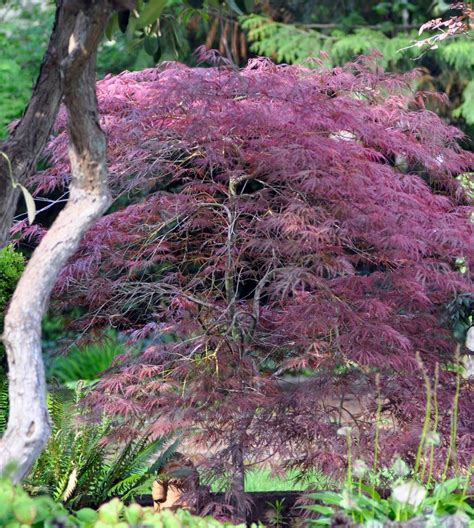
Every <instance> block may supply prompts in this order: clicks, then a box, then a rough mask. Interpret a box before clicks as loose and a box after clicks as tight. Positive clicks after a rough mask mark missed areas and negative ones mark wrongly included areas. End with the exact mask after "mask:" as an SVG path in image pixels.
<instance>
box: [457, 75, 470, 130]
mask: <svg viewBox="0 0 474 528" xmlns="http://www.w3.org/2000/svg"><path fill="white" fill-rule="evenodd" d="M462 99H463V102H462V104H461V105H460V106H458V107H457V108H456V109H455V110H454V111H453V115H454V116H455V117H463V118H464V119H465V120H466V123H468V124H469V125H474V80H472V81H470V82H469V83H468V84H467V86H466V88H465V89H464V92H463V94H462Z"/></svg>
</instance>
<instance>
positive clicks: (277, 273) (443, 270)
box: [27, 57, 474, 473]
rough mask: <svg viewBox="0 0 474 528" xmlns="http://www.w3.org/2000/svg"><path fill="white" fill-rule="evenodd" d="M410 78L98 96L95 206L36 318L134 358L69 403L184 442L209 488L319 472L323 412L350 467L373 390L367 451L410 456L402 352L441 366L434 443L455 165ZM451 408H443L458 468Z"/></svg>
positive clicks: (444, 399)
mask: <svg viewBox="0 0 474 528" xmlns="http://www.w3.org/2000/svg"><path fill="white" fill-rule="evenodd" d="M208 58H209V57H208ZM414 75H416V74H412V75H409V76H394V75H388V74H385V73H384V72H383V71H381V70H380V69H379V68H378V67H377V66H375V65H374V63H373V62H372V61H370V60H366V59H361V60H359V61H358V62H356V63H353V64H349V65H348V66H346V67H343V68H335V69H320V70H311V69H306V68H304V67H300V66H277V65H275V64H273V63H272V62H270V61H269V60H264V59H259V60H254V61H251V62H250V63H249V65H248V66H247V67H246V68H244V69H243V70H240V71H238V70H236V69H233V68H232V67H226V66H225V65H224V67H221V68H217V67H216V68H211V69H203V68H196V69H190V68H188V67H185V66H183V65H179V64H167V65H164V66H163V67H162V68H159V69H149V70H145V71H142V72H137V73H124V74H121V75H118V76H116V77H108V78H106V79H104V80H103V81H101V82H99V83H98V97H99V103H100V108H101V114H102V125H103V127H104V128H105V130H106V131H107V135H108V141H109V171H110V184H111V187H112V190H113V193H114V195H115V205H114V206H113V208H112V209H111V211H110V212H109V214H107V215H106V216H105V217H103V218H102V219H101V220H99V221H98V222H97V223H96V225H95V226H94V227H93V228H92V229H91V231H90V232H89V233H88V234H87V235H86V237H85V238H84V240H83V242H82V245H81V247H80V249H79V251H78V252H77V253H76V255H75V257H74V258H73V259H72V260H71V261H70V263H69V264H68V266H67V267H66V269H65V270H64V271H63V272H62V274H61V277H60V280H59V283H58V285H57V299H58V300H60V301H61V303H62V304H63V305H72V304H73V305H80V306H83V307H84V308H85V309H86V311H87V316H86V317H85V318H84V319H83V320H82V321H80V323H82V324H83V325H84V326H85V327H87V328H90V327H91V326H96V327H103V326H106V325H113V326H115V327H117V328H120V329H122V330H128V331H129V332H130V335H131V337H132V338H135V339H145V338H146V339H147V340H148V346H147V347H144V350H143V352H142V353H140V354H132V355H131V356H130V357H129V358H128V359H127V360H125V362H124V363H123V364H122V366H118V367H117V370H116V372H112V373H109V374H108V375H107V376H106V377H105V378H104V379H103V380H101V382H100V384H99V386H98V388H97V390H96V391H95V392H94V394H93V395H92V396H91V399H90V403H91V404H94V405H96V406H98V407H100V408H103V409H105V410H106V411H107V412H111V413H113V414H114V415H116V416H123V417H124V419H126V420H128V421H129V422H130V421H131V422H134V421H136V420H139V421H141V420H142V419H143V416H147V417H148V422H147V423H148V424H149V425H150V427H151V429H152V430H153V431H155V432H156V433H158V432H159V433H162V432H163V431H165V430H167V429H171V428H175V427H177V426H183V425H189V424H193V425H194V426H196V427H198V428H201V429H199V430H200V431H201V432H202V435H201V440H202V441H203V442H205V443H207V444H208V445H212V451H210V454H214V455H215V458H216V460H217V461H215V464H216V465H215V466H214V467H215V468H216V467H218V468H219V469H220V470H221V471H222V472H224V473H226V472H227V471H230V468H231V466H232V464H233V465H234V466H235V464H238V460H239V453H240V455H241V454H242V452H243V453H244V454H245V458H246V460H252V458H253V457H254V458H258V457H262V456H264V457H268V456H271V455H273V454H275V453H279V454H280V455H281V456H282V457H283V459H284V458H285V457H286V456H288V455H291V456H292V458H293V460H296V461H299V462H301V463H304V464H318V465H320V466H323V467H325V468H327V469H334V468H335V467H337V466H338V465H339V464H340V463H342V462H343V460H344V451H345V448H344V443H343V441H341V438H338V437H337V436H336V434H335V431H336V429H337V428H338V427H339V426H340V425H341V422H344V420H346V421H347V416H346V418H343V417H341V413H339V414H338V415H337V418H335V417H334V416H335V415H334V412H335V411H337V410H338V408H339V407H340V403H341V402H344V397H345V396H344V395H347V394H348V393H349V394H350V395H351V397H352V398H353V399H361V400H363V404H362V410H363V415H362V416H360V415H357V416H352V415H351V416H352V417H353V418H355V424H356V425H357V426H358V433H357V434H358V437H357V446H355V448H357V449H359V448H360V449H362V448H363V447H364V446H366V445H367V442H370V441H371V438H372V436H371V435H372V425H373V419H372V418H371V416H373V413H374V412H375V408H376V404H375V402H376V399H377V396H376V391H375V389H374V375H375V374H379V375H380V376H381V380H382V383H381V384H380V385H381V386H380V391H381V394H380V398H379V400H380V401H382V402H383V412H384V413H386V417H385V418H384V420H385V423H386V424H396V427H390V426H389V425H387V426H386V427H384V428H383V430H382V431H381V435H382V441H381V446H382V447H383V449H384V450H385V452H386V453H387V454H390V453H394V452H396V451H399V452H407V453H408V456H410V453H411V454H413V452H414V451H413V450H414V449H416V445H418V435H419V431H420V428H421V418H420V416H421V415H422V413H423V408H424V403H423V394H424V392H423V390H420V380H421V375H420V369H419V362H417V360H416V356H415V355H416V353H417V352H418V353H419V355H420V357H421V360H422V362H423V363H424V365H425V366H426V368H427V369H430V370H432V369H434V368H435V364H436V363H439V364H441V369H440V382H439V383H440V387H439V399H440V405H439V413H440V414H441V417H440V426H439V427H440V429H441V430H442V431H443V427H444V428H445V429H446V428H448V429H449V409H450V401H451V395H452V389H453V387H454V380H453V375H452V374H451V373H450V372H449V371H448V370H447V367H448V366H449V364H451V363H452V362H453V351H454V345H455V342H454V340H453V337H452V334H451V331H450V323H449V318H448V317H447V311H446V304H447V303H448V302H450V301H451V300H452V299H454V298H455V297H456V296H457V295H458V294H461V293H470V292H472V291H473V287H472V284H471V275H470V272H469V266H470V265H472V259H473V257H474V247H473V244H472V236H473V226H472V223H471V221H470V214H471V211H472V209H471V207H470V201H469V198H468V196H467V194H466V192H465V191H464V190H463V188H462V185H461V184H460V183H459V181H458V180H457V179H456V176H458V175H459V174H461V173H463V172H466V171H468V170H469V168H472V166H473V157H472V155H471V154H469V153H467V152H464V151H462V150H461V149H460V148H459V146H458V140H459V139H461V134H460V132H459V131H458V130H456V129H455V128H453V127H450V126H447V125H446V124H445V123H444V122H443V121H442V120H441V119H440V118H439V117H437V116H436V115H435V114H433V113H432V112H430V111H428V110H426V109H425V108H424V106H423V101H424V98H423V95H422V94H417V95H412V94H411V92H410V85H411V83H412V81H413V79H414ZM66 149H67V137H66V132H65V131H64V119H63V118H62V119H60V121H59V123H58V131H57V136H56V137H55V138H54V139H53V140H52V142H51V144H50V147H49V151H50V154H51V161H52V167H51V168H50V169H48V170H47V171H45V172H43V173H40V174H38V175H37V176H36V177H35V178H34V181H33V182H32V184H33V185H34V187H35V188H36V193H42V192H49V191H51V190H52V189H58V188H59V189H62V188H64V187H65V186H66V184H67V181H68V178H69V166H68V162H67V156H66ZM33 231H34V230H33V229H32V230H30V231H28V230H27V233H28V232H30V233H31V234H32V233H33ZM460 258H462V259H463V260H462V262H463V263H464V264H463V269H462V270H460V268H459V262H460V260H459V259H460ZM466 270H467V271H466ZM308 374H309V375H308ZM288 375H292V376H303V377H302V378H291V379H289V378H288V377H287V376H288ZM285 376H286V377H285ZM291 380H293V381H295V382H294V383H292V382H291ZM296 381H298V382H296ZM331 398H332V399H331ZM471 403H472V392H471V393H469V391H465V393H464V394H463V396H462V398H461V409H460V412H459V429H458V431H459V437H460V444H459V446H458V447H459V456H460V459H461V461H464V460H465V459H464V456H465V455H466V454H467V453H468V452H469V449H470V445H471V441H472V427H471V425H472V424H471V423H470V421H469V420H470V419H469V413H468V412H467V411H468V409H469V405H470V404H471ZM341 405H342V404H341ZM339 410H340V409H339ZM349 414H351V413H350V412H349ZM384 416H385V415H384ZM127 431H129V429H127ZM440 451H442V448H440Z"/></svg>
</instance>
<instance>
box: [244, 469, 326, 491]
mask: <svg viewBox="0 0 474 528" xmlns="http://www.w3.org/2000/svg"><path fill="white" fill-rule="evenodd" d="M332 484H333V483H332V481H331V479H329V478H328V477H327V476H326V475H324V474H323V473H322V472H320V471H317V470H313V471H311V472H310V473H308V472H306V473H305V474H304V475H302V473H301V472H300V471H297V470H295V469H293V470H288V471H287V472H286V473H285V475H284V476H282V477H280V476H274V475H272V474H271V471H270V469H268V468H265V467H260V468H255V469H253V470H251V471H249V472H248V473H247V475H246V478H245V491H248V492H251V491H304V490H307V489H317V490H323V489H328V487H331V485H332Z"/></svg>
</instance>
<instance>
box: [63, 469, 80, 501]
mask: <svg viewBox="0 0 474 528" xmlns="http://www.w3.org/2000/svg"><path fill="white" fill-rule="evenodd" d="M76 484H77V468H74V469H73V470H72V472H71V474H70V475H69V479H68V481H67V486H66V489H65V490H64V493H63V496H62V500H63V501H64V502H67V500H68V499H69V498H70V497H71V495H72V493H73V491H74V490H75V489H76Z"/></svg>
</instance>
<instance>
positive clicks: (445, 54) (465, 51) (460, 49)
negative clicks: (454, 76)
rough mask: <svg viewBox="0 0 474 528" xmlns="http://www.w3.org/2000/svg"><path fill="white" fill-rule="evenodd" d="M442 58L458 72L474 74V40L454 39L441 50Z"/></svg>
mask: <svg viewBox="0 0 474 528" xmlns="http://www.w3.org/2000/svg"><path fill="white" fill-rule="evenodd" d="M439 53H440V55H441V57H442V58H443V59H444V60H445V61H446V62H447V63H448V64H449V65H450V66H451V67H452V68H454V69H455V70H456V71H457V72H459V73H463V74H467V75H468V76H469V77H470V78H472V77H473V74H474V40H472V39H470V38H467V37H466V38H459V39H452V40H450V41H448V42H446V44H445V45H443V46H441V47H440V49H439Z"/></svg>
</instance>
